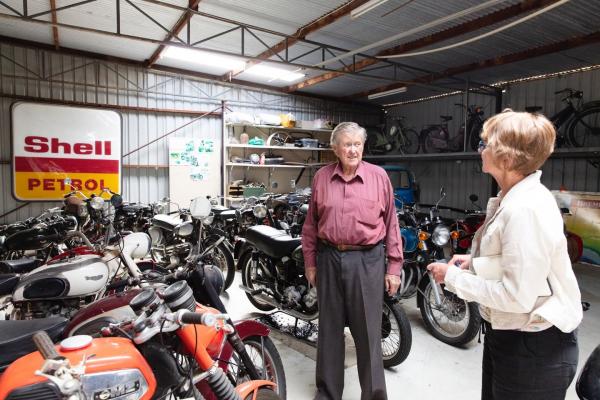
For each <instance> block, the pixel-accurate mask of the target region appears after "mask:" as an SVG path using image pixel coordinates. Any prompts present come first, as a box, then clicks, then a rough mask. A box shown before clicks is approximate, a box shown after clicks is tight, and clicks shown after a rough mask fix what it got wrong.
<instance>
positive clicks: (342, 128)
mask: <svg viewBox="0 0 600 400" xmlns="http://www.w3.org/2000/svg"><path fill="white" fill-rule="evenodd" d="M343 133H360V135H361V136H362V142H363V144H364V143H365V142H366V141H367V131H366V130H365V128H363V127H362V126H360V125H359V124H357V123H356V122H340V123H339V124H338V126H336V127H335V129H334V130H333V132H331V145H334V144H337V140H338V137H339V136H340V135H341V134H343Z"/></svg>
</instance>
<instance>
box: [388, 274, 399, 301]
mask: <svg viewBox="0 0 600 400" xmlns="http://www.w3.org/2000/svg"><path fill="white" fill-rule="evenodd" d="M399 287H400V277H399V276H398V275H390V274H385V291H386V292H388V294H389V295H390V296H393V295H395V294H396V292H397V291H398V288H399Z"/></svg>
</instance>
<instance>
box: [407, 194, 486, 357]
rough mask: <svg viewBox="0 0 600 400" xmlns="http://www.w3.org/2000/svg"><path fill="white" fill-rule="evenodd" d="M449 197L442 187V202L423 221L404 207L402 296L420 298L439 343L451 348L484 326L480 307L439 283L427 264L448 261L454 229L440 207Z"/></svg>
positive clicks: (429, 327) (424, 315)
mask: <svg viewBox="0 0 600 400" xmlns="http://www.w3.org/2000/svg"><path fill="white" fill-rule="evenodd" d="M445 197H446V192H445V190H444V188H443V187H442V188H441V190H440V199H439V200H438V202H437V203H436V204H435V205H433V206H432V207H430V209H429V214H428V215H427V216H425V217H424V218H422V219H421V220H419V218H418V216H417V215H416V214H417V212H416V206H413V207H406V206H404V207H401V208H400V211H399V216H398V217H399V218H398V219H399V225H400V232H401V235H402V239H403V245H404V249H403V251H404V267H403V268H402V275H401V277H400V279H401V285H400V289H399V291H398V296H399V297H400V298H402V299H408V298H411V297H414V296H416V297H417V307H418V308H419V311H420V312H421V317H422V318H423V322H424V324H425V327H426V328H427V330H428V331H429V332H430V333H431V334H432V335H433V336H434V337H435V338H437V339H438V340H441V341H442V342H444V343H448V344H450V345H454V346H457V345H463V344H465V343H468V342H470V341H471V340H473V338H474V337H475V336H476V335H477V332H478V331H479V327H480V325H481V317H480V315H479V308H478V305H477V304H476V303H469V302H466V301H464V300H462V299H460V298H459V297H458V296H456V295H455V294H454V293H452V292H450V291H448V290H446V289H445V288H444V286H443V285H440V284H437V283H435V281H434V280H433V277H432V276H431V274H429V273H428V272H427V265H428V264H429V263H431V262H434V261H437V260H444V258H445V254H444V247H445V246H446V245H448V242H449V240H450V230H449V229H448V226H447V225H446V224H445V222H444V221H443V220H442V218H441V217H440V215H439V204H440V202H441V201H442V200H443V199H444V198H445Z"/></svg>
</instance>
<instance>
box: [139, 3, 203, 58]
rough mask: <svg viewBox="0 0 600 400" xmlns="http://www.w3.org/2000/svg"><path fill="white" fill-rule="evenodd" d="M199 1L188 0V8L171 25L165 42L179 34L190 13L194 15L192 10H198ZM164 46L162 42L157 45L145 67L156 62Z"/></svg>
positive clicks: (187, 22) (190, 16) (190, 15)
mask: <svg viewBox="0 0 600 400" xmlns="http://www.w3.org/2000/svg"><path fill="white" fill-rule="evenodd" d="M200 1H201V0H189V3H188V9H187V10H186V11H185V12H184V13H183V14H182V15H181V17H179V20H178V21H177V22H176V23H175V25H173V28H172V29H171V31H170V32H169V33H167V36H166V37H165V39H164V41H165V42H168V41H170V40H171V39H173V38H174V37H175V36H177V35H178V34H179V32H181V30H182V29H183V27H184V26H186V24H189V22H190V19H191V18H192V15H194V14H193V11H198V4H199V3H200ZM188 43H189V38H188ZM165 47H166V46H165V45H164V44H161V45H160V46H158V48H157V49H156V50H155V51H154V53H152V55H151V56H150V58H149V59H148V61H147V62H146V66H147V67H152V66H153V65H154V64H156V61H158V59H159V58H160V55H161V54H162V52H163V51H164V50H165Z"/></svg>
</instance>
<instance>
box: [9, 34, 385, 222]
mask: <svg viewBox="0 0 600 400" xmlns="http://www.w3.org/2000/svg"><path fill="white" fill-rule="evenodd" d="M42 99H43V100H45V101H48V100H54V101H55V102H57V103H62V104H65V103H67V104H68V103H69V102H71V103H72V102H77V103H85V104H86V105H90V106H93V105H100V106H102V105H104V106H105V105H118V106H129V107H139V108H141V109H148V108H152V109H162V110H192V111H193V112H194V113H190V115H186V114H183V113H175V112H165V111H163V112H152V111H151V110H146V111H141V110H137V111H131V110H120V113H121V115H122V121H123V137H122V140H123V146H122V147H123V154H126V153H128V152H130V151H132V150H134V149H136V148H138V147H140V146H142V145H144V144H145V143H148V142H149V141H151V140H153V139H156V138H158V137H160V136H162V135H165V134H166V133H168V132H170V131H172V130H174V129H176V128H179V127H181V126H182V125H184V124H185V123H187V122H189V121H191V120H193V119H194V118H197V117H198V111H218V112H220V111H221V102H222V101H223V100H225V101H227V105H228V107H229V108H230V109H231V110H232V111H241V112H245V113H249V114H257V113H272V114H280V113H288V112H291V113H293V114H294V115H295V116H296V118H297V119H301V120H314V119H317V118H325V119H331V120H332V121H336V122H339V121H345V120H354V121H357V122H359V123H361V124H374V123H377V122H378V121H379V119H380V117H381V114H380V113H379V112H378V110H377V109H369V108H360V107H354V106H351V105H349V104H342V103H334V102H329V101H325V100H321V99H314V98H307V97H301V96H292V95H283V94H279V93H275V92H270V91H266V90H259V89H256V90H255V89H248V88H242V87H238V86H235V85H229V84H222V83H216V82H211V81H208V80H202V79H197V78H191V77H185V76H182V75H174V74H167V73H162V72H155V71H149V70H145V69H142V68H139V67H136V66H128V65H123V64H119V63H111V62H106V61H99V60H95V59H91V58H85V57H77V56H72V55H65V54H60V53H56V52H51V51H46V50H41V49H32V48H25V47H19V46H14V45H9V44H1V43H0V166H1V175H0V176H1V179H2V183H1V189H2V193H1V194H0V215H2V214H4V213H5V212H7V211H9V210H12V209H14V208H16V207H18V206H19V205H20V204H22V203H20V202H17V201H16V200H15V199H14V198H13V195H12V179H11V164H10V163H11V123H10V120H11V115H10V108H11V105H12V104H13V103H15V102H17V101H20V100H27V101H36V100H42ZM74 105H75V104H74ZM31 117H32V118H35V116H31ZM221 131H222V120H221V117H220V116H207V117H204V118H202V119H200V120H198V121H195V122H193V123H191V124H190V125H188V126H187V127H185V128H183V129H181V130H178V131H177V132H176V133H174V134H173V135H171V137H187V138H200V137H203V138H206V137H207V136H208V137H209V138H211V139H213V140H214V141H215V145H216V146H217V148H220V147H221ZM123 166H124V167H123V169H122V187H123V196H124V198H125V199H126V200H128V201H131V202H153V201H157V200H159V199H161V198H163V197H165V196H168V188H169V182H168V176H169V174H168V140H167V139H161V140H159V141H157V142H156V143H153V144H151V145H150V146H148V147H145V148H143V149H141V150H140V151H138V152H135V153H133V154H132V155H130V156H127V157H125V158H124V159H123ZM216 173H218V174H219V175H220V174H221V170H220V168H219V170H218V171H216ZM215 194H217V193H215ZM56 205H57V203H45V202H37V203H31V204H29V205H27V206H26V207H23V208H21V209H19V210H18V211H16V212H14V213H11V214H10V215H7V216H6V217H4V218H1V219H0V223H4V222H10V221H14V220H22V219H25V218H28V217H30V216H35V215H39V214H40V213H41V212H42V211H43V210H45V209H47V208H50V207H53V206H56Z"/></svg>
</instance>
